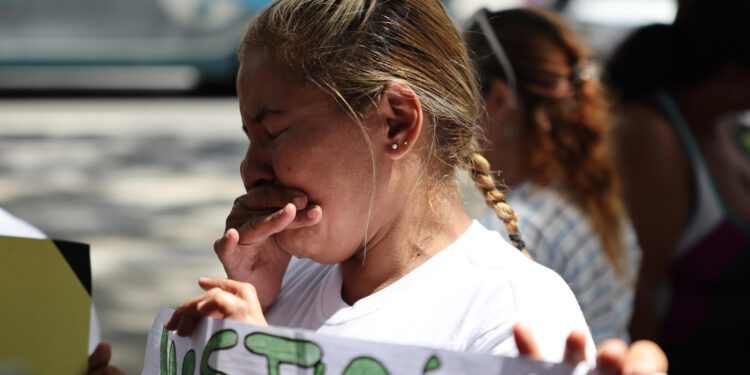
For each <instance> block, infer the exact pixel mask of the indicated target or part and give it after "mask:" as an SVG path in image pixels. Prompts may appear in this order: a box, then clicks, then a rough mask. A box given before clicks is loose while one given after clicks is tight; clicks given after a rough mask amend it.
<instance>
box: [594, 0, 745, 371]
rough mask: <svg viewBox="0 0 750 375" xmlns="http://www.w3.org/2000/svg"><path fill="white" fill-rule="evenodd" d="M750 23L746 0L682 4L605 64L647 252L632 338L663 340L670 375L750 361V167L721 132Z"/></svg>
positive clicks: (628, 188) (628, 187)
mask: <svg viewBox="0 0 750 375" xmlns="http://www.w3.org/2000/svg"><path fill="white" fill-rule="evenodd" d="M748 24H750V1H748V0H728V1H723V2H713V1H704V0H696V1H690V2H684V3H681V6H680V9H679V12H678V15H677V18H676V20H675V22H674V23H673V24H672V25H651V26H647V27H645V28H643V29H641V30H638V31H636V32H635V33H634V34H633V35H632V36H630V37H629V38H628V39H627V40H626V41H625V42H624V43H623V44H622V45H621V46H620V47H619V48H618V50H617V51H615V54H614V55H613V57H612V59H611V61H610V62H609V63H608V67H607V76H608V77H609V79H608V82H609V83H610V84H611V85H612V87H613V89H614V90H615V92H616V93H617V96H618V102H619V106H618V107H619V111H618V112H619V114H620V118H619V121H618V123H617V126H616V128H615V135H616V137H615V138H614V139H615V141H616V142H615V144H616V146H617V147H616V150H617V153H616V155H617V160H618V170H619V172H620V174H621V176H622V181H623V187H624V193H625V201H626V203H627V206H628V211H629V212H630V214H631V216H632V218H633V223H634V225H635V228H636V230H637V232H638V237H639V239H640V242H641V245H642V246H643V254H644V256H643V265H642V268H641V273H640V278H639V281H638V288H637V294H636V303H635V311H634V315H633V324H632V329H631V332H632V334H633V337H634V338H648V339H652V340H655V341H657V342H659V343H661V344H662V345H663V346H664V348H665V351H666V352H667V354H668V355H669V356H670V361H671V362H672V364H673V366H672V369H673V373H675V374H679V373H718V372H722V371H723V372H727V373H735V372H738V371H737V370H738V369H741V368H745V367H746V365H745V364H744V363H741V362H740V361H742V358H743V357H744V355H745V354H746V353H748V352H750V341H748V340H747V338H748V337H749V336H750V321H748V319H747V316H746V312H747V311H748V309H750V302H749V301H750V300H749V299H748V296H750V229H749V228H750V163H748V160H747V159H746V158H745V157H744V155H743V153H742V150H741V149H740V148H739V147H738V142H737V141H736V140H734V139H732V135H731V133H730V132H729V131H728V130H727V128H726V127H725V126H724V125H725V122H726V120H727V119H731V118H732V116H735V115H736V114H737V113H738V112H739V111H743V110H748V109H750V49H748V48H747V41H748V37H747V36H748V33H747V25H748ZM717 343H721V344H720V345H717ZM714 355H716V356H722V357H724V358H727V360H726V361H722V362H721V363H713V362H711V361H705V360H704V359H705V358H710V357H711V356H714Z"/></svg>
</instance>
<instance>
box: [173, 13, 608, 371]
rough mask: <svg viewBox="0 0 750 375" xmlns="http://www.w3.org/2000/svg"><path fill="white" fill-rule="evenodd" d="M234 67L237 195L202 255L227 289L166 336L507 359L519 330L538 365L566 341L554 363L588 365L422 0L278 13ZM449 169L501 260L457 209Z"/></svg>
mask: <svg viewBox="0 0 750 375" xmlns="http://www.w3.org/2000/svg"><path fill="white" fill-rule="evenodd" d="M239 59H240V69H239V75H238V79H237V91H238V96H239V103H240V112H241V115H242V121H243V130H244V132H245V133H246V134H247V136H248V139H249V147H248V150H247V153H246V155H245V158H244V160H243V161H242V163H241V175H242V180H243V182H244V185H245V188H246V190H247V193H246V194H245V195H243V196H241V197H239V198H238V199H237V200H236V202H235V205H234V208H233V209H232V211H231V213H230V215H229V217H228V219H227V230H226V233H225V234H224V236H223V237H222V238H221V239H219V240H218V241H217V242H216V244H215V250H216V252H217V254H218V256H219V258H220V260H221V262H222V263H223V265H224V267H225V270H226V272H227V275H228V277H229V279H202V280H201V281H200V285H201V286H202V287H203V288H204V289H205V290H206V291H207V292H206V293H205V294H203V295H201V296H198V297H196V298H194V299H191V300H189V301H187V302H186V303H185V304H183V305H182V306H180V308H178V309H177V311H176V312H175V314H174V316H173V317H172V319H171V320H170V322H169V323H168V325H167V328H168V329H176V330H177V332H178V333H179V334H182V335H187V334H190V333H191V331H192V330H193V327H194V325H195V324H196V322H197V321H198V319H200V317H201V316H206V315H208V316H213V317H217V318H227V319H234V320H240V321H244V322H249V323H254V324H259V325H266V324H273V325H281V326H287V327H295V328H303V329H309V330H313V331H317V332H320V333H327V334H334V335H339V336H345V337H350V338H358V339H366V340H372V341H383V342H390V343H399V344H409V345H422V346H430V347H437V348H442V349H449V350H459V351H471V352H478V353H488V354H505V355H516V354H517V353H518V349H517V348H516V342H515V340H514V333H517V334H523V333H531V334H532V335H533V337H534V338H535V339H536V340H535V341H536V344H537V345H536V347H537V348H538V350H531V349H533V348H528V347H523V345H521V346H520V348H521V352H522V353H531V352H535V353H537V354H539V357H540V358H543V359H546V360H548V361H561V360H562V359H563V358H564V347H565V345H564V344H563V343H564V342H566V339H567V337H568V335H569V334H570V333H571V331H572V330H574V329H577V330H580V331H581V332H580V334H579V335H578V336H575V335H574V341H575V340H577V342H578V343H580V345H579V346H578V348H579V352H577V353H571V352H569V353H568V354H567V355H566V356H565V357H566V358H569V359H576V360H577V359H581V358H584V357H586V358H588V359H589V360H593V359H594V352H593V350H594V345H593V341H592V340H591V337H590V335H588V333H587V332H588V330H587V326H586V322H585V320H584V318H583V315H582V314H581V311H580V309H579V307H578V306H577V303H576V301H575V298H574V297H573V294H572V293H571V291H570V289H569V288H568V287H567V285H565V283H564V282H563V280H562V279H560V277H559V276H558V275H556V274H555V273H554V272H552V271H550V270H549V269H547V268H545V267H542V266H540V265H538V264H537V263H535V262H533V261H531V260H530V259H528V258H527V257H526V256H524V255H523V253H522V251H519V250H523V241H522V240H521V238H520V236H519V233H518V228H517V225H516V216H515V214H514V213H513V210H512V209H511V208H510V206H508V204H507V203H506V202H505V197H504V196H503V194H502V193H501V192H500V191H499V190H498V189H497V187H496V185H495V183H494V181H493V179H492V176H491V174H490V166H489V164H488V162H487V161H486V160H485V158H484V157H482V156H481V155H480V154H479V153H478V149H477V146H476V141H475V139H474V134H475V133H476V118H477V115H478V113H479V103H480V99H481V98H480V95H479V92H478V89H477V85H476V82H475V76H474V73H473V70H472V68H471V66H472V64H471V61H470V60H469V58H468V55H467V53H466V49H465V46H464V44H463V42H462V40H461V37H460V35H459V33H458V32H457V30H456V28H455V26H454V25H453V23H452V22H451V20H450V18H449V17H448V16H447V14H446V12H445V9H444V8H443V5H442V4H441V3H440V2H439V1H438V0H391V1H364V0H362V1H356V0H350V1H327V0H279V1H276V2H274V3H273V4H271V5H270V6H269V7H268V8H267V9H265V10H264V11H263V12H261V13H260V14H259V15H258V16H257V17H256V18H255V19H254V20H253V22H252V23H251V24H250V26H249V27H248V29H247V31H246V33H245V36H244V38H243V42H242V45H241V48H240V50H239ZM458 169H463V170H466V171H468V172H469V173H470V174H471V176H472V178H473V180H474V182H475V183H476V185H477V187H478V188H479V190H480V191H481V193H482V194H483V196H484V197H485V200H486V202H487V204H488V205H489V206H490V207H492V209H493V210H494V212H496V214H497V216H498V218H499V220H501V221H503V222H504V223H505V224H506V226H507V230H508V232H509V233H510V238H511V240H512V242H513V244H514V245H515V247H516V248H514V247H513V246H510V245H509V244H508V242H507V241H504V240H503V239H502V238H501V237H500V235H499V234H497V233H496V232H493V231H489V230H487V229H485V228H484V227H482V225H480V224H479V223H478V222H476V221H472V220H471V219H470V218H469V217H468V216H467V214H466V213H465V212H464V210H463V207H462V203H461V197H460V194H459V191H458V187H457V183H456V178H455V172H456V170H458ZM550 311H554V312H555V313H554V314H550ZM518 322H523V323H524V324H525V327H526V329H524V328H522V327H518V328H516V329H515V332H514V326H515V325H516V323H518ZM587 344H588V345H587Z"/></svg>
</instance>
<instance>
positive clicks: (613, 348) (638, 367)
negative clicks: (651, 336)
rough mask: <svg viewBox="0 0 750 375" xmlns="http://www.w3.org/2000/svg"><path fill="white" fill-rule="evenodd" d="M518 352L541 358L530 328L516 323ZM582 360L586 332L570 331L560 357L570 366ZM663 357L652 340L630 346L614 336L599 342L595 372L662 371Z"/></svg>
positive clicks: (635, 374) (653, 374)
mask: <svg viewBox="0 0 750 375" xmlns="http://www.w3.org/2000/svg"><path fill="white" fill-rule="evenodd" d="M513 335H514V337H515V339H516V345H517V347H518V353H519V354H520V355H521V356H526V357H531V358H533V359H536V360H542V358H541V354H540V352H539V349H538V348H537V345H536V341H535V340H534V337H533V336H532V334H531V331H530V330H529V329H528V328H527V327H526V326H524V325H523V324H521V323H519V324H516V325H515V326H514V327H513ZM585 360H586V335H585V334H584V333H583V332H581V331H573V332H571V333H570V336H568V339H567V341H566V342H565V356H564V359H563V361H564V362H565V363H567V364H569V365H571V366H576V365H577V364H578V363H579V362H582V361H585ZM667 366H668V364H667V357H666V355H665V354H664V351H663V350H662V349H661V348H660V347H659V346H658V345H656V344H655V343H654V342H652V341H647V340H640V341H636V342H634V343H633V344H632V345H631V346H630V347H628V345H627V344H626V343H625V342H624V341H622V340H618V339H610V340H606V341H604V342H603V343H602V344H601V345H599V347H598V350H597V355H596V369H595V370H593V371H595V374H597V375H610V374H611V375H663V374H666V372H667Z"/></svg>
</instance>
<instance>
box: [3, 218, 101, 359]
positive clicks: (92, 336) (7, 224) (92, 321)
mask: <svg viewBox="0 0 750 375" xmlns="http://www.w3.org/2000/svg"><path fill="white" fill-rule="evenodd" d="M0 236H6V237H19V238H34V239H39V240H41V239H45V238H47V236H46V235H45V234H44V232H42V231H41V230H39V229H37V228H36V227H34V226H33V225H31V224H29V223H27V222H25V221H23V220H21V219H19V218H17V217H15V216H13V215H11V214H10V212H8V211H5V210H4V209H2V208H0ZM99 342H101V335H100V333H99V317H98V316H97V315H96V309H95V308H94V304H93V303H92V304H91V315H90V317H89V354H92V353H93V352H94V350H96V346H97V345H99Z"/></svg>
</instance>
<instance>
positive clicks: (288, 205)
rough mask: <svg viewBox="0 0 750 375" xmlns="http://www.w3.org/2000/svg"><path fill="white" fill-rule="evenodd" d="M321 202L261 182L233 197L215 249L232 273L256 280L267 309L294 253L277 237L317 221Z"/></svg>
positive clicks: (302, 194)
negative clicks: (311, 204)
mask: <svg viewBox="0 0 750 375" xmlns="http://www.w3.org/2000/svg"><path fill="white" fill-rule="evenodd" d="M322 215H323V211H322V210H321V208H320V206H317V205H313V206H309V207H308V199H307V196H306V195H305V194H304V193H302V192H300V191H298V190H293V189H287V188H284V187H280V186H277V185H260V186H256V187H253V188H251V189H250V190H248V192H247V194H245V195H242V196H240V197H239V198H237V199H236V200H235V201H234V207H232V211H231V212H230V213H229V216H228V217H227V224H226V228H227V230H226V232H225V234H224V236H223V237H222V238H220V239H218V240H216V242H215V243H214V250H215V251H216V254H217V255H218V256H219V260H221V263H222V264H223V265H224V269H225V270H226V272H227V276H228V277H229V278H230V279H233V280H238V281H243V282H247V283H250V284H252V285H254V287H255V288H256V290H257V291H258V300H259V302H260V305H261V307H262V308H263V310H265V309H266V308H268V306H270V305H271V303H273V301H274V300H275V299H276V296H277V295H278V293H279V289H280V288H281V280H282V278H283V276H284V272H285V271H286V267H287V265H288V264H289V259H290V257H291V256H290V255H289V254H288V253H287V252H285V251H284V250H283V249H282V248H281V247H280V246H279V244H278V242H277V241H275V240H274V237H273V236H274V235H275V234H277V233H279V232H281V231H284V230H287V229H295V228H301V227H306V226H310V225H315V224H317V223H318V222H319V221H320V219H321V217H322Z"/></svg>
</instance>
